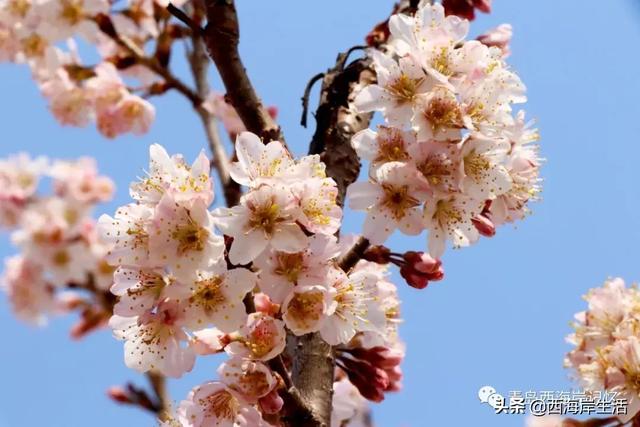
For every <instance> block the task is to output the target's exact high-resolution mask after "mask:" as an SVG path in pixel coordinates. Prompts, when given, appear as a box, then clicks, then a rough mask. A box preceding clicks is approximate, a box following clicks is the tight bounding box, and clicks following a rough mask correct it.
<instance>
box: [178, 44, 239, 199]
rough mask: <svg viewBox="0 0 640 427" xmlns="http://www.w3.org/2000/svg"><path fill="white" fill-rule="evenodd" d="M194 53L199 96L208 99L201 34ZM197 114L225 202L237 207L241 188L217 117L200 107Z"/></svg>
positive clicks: (192, 61)
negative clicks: (236, 180) (232, 177)
mask: <svg viewBox="0 0 640 427" xmlns="http://www.w3.org/2000/svg"><path fill="white" fill-rule="evenodd" d="M192 43H193V51H192V52H190V55H189V64H190V66H191V73H192V74H193V78H194V80H195V83H196V88H197V91H198V96H199V97H200V98H202V99H207V97H208V96H209V90H210V89H209V80H208V77H207V71H208V70H209V57H208V56H207V52H206V48H205V45H204V41H203V40H202V37H201V36H200V34H197V33H194V34H193V36H192ZM196 112H197V113H198V116H199V117H200V120H201V121H202V125H203V126H204V130H205V133H206V135H207V141H208V142H209V148H210V150H211V155H212V164H213V167H214V169H215V170H216V171H217V172H218V178H219V179H220V184H221V185H222V189H223V192H224V197H225V201H226V202H227V205H228V206H235V205H237V204H238V202H239V200H240V194H241V191H240V187H239V186H238V184H237V183H236V182H235V181H233V180H232V179H231V175H230V173H229V156H228V155H227V152H226V150H225V148H224V146H223V144H222V140H221V139H220V134H219V133H218V124H217V120H216V117H215V116H214V115H213V114H211V112H210V111H209V110H207V109H206V108H204V106H203V105H199V106H198V107H197V108H196Z"/></svg>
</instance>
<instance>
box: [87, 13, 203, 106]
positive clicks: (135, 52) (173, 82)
mask: <svg viewBox="0 0 640 427" xmlns="http://www.w3.org/2000/svg"><path fill="white" fill-rule="evenodd" d="M93 20H94V21H95V22H96V24H97V25H98V27H99V28H100V31H102V32H103V33H104V34H106V35H107V36H109V37H110V38H111V39H112V40H113V41H114V42H116V43H117V44H118V45H119V46H120V47H122V48H124V49H125V50H127V52H129V54H130V55H131V56H132V57H133V58H134V59H135V61H136V63H138V64H141V65H144V66H145V67H147V68H149V69H150V70H151V71H153V72H154V73H156V74H157V75H159V76H160V77H162V78H163V79H164V81H165V82H166V83H167V85H168V86H169V87H171V88H173V89H176V90H177V91H178V92H180V93H182V94H183V95H184V96H186V97H187V99H189V101H191V103H192V104H193V106H194V107H195V108H197V107H198V106H199V105H200V104H202V101H203V99H202V98H201V97H200V96H198V94H197V93H196V92H194V91H193V90H192V89H191V88H190V87H188V86H187V85H186V84H184V83H183V82H182V81H181V80H180V79H178V78H177V77H175V76H174V75H173V74H172V73H171V71H169V70H168V69H167V68H166V67H164V66H163V65H162V64H160V62H158V60H157V59H156V58H155V57H152V58H150V57H148V56H147V55H146V54H145V53H144V51H143V50H142V49H141V48H140V47H138V45H136V44H135V43H134V42H133V41H132V40H130V39H128V38H127V37H125V36H121V35H120V34H118V32H117V31H116V29H115V27H114V26H113V22H112V21H111V18H110V17H109V16H108V15H105V14H99V15H96V16H95V17H94V18H93Z"/></svg>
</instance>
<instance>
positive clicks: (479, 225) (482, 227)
mask: <svg viewBox="0 0 640 427" xmlns="http://www.w3.org/2000/svg"><path fill="white" fill-rule="evenodd" d="M471 222H472V223H473V225H474V226H475V227H476V230H478V233H480V234H481V235H483V236H485V237H493V236H495V235H496V226H495V225H494V224H493V222H492V221H491V220H490V219H489V218H487V217H486V216H484V215H477V216H475V217H474V218H472V219H471Z"/></svg>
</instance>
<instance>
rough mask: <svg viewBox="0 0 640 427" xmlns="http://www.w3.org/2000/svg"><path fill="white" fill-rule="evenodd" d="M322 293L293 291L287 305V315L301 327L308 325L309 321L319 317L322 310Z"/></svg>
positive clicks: (314, 320)
mask: <svg viewBox="0 0 640 427" xmlns="http://www.w3.org/2000/svg"><path fill="white" fill-rule="evenodd" d="M323 300H324V298H323V295H322V293H321V292H319V291H317V292H305V293H294V296H293V298H292V299H291V301H289V304H288V305H287V315H288V316H290V317H291V318H292V319H293V320H295V321H296V322H297V323H298V324H299V325H301V326H302V327H303V328H307V327H309V323H310V321H312V322H316V321H318V320H319V319H320V315H321V314H322V310H323Z"/></svg>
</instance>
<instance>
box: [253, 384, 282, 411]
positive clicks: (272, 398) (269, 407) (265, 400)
mask: <svg viewBox="0 0 640 427" xmlns="http://www.w3.org/2000/svg"><path fill="white" fill-rule="evenodd" d="M258 404H259V405H260V409H261V410H262V412H264V413H265V414H277V413H278V412H280V410H281V409H282V406H283V405H284V400H282V397H280V395H279V394H278V391H277V390H276V389H273V390H271V392H269V394H267V395H266V396H264V397H261V398H260V400H259V401H258Z"/></svg>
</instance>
